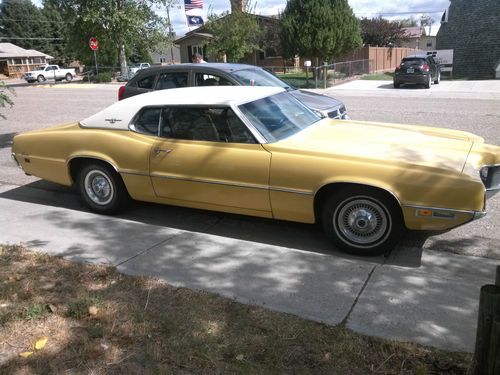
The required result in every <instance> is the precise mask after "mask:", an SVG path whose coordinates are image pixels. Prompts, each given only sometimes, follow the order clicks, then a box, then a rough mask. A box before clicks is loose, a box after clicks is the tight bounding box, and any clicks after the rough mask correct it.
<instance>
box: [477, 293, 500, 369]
mask: <svg viewBox="0 0 500 375" xmlns="http://www.w3.org/2000/svg"><path fill="white" fill-rule="evenodd" d="M499 318H500V286H495V285H483V286H482V287H481V293H480V297H479V313H478V323H477V336H476V350H475V352H474V362H475V372H474V373H475V374H476V375H483V374H490V373H489V372H488V369H489V368H491V366H493V368H494V367H495V361H496V358H495V357H489V355H491V354H492V353H493V354H495V353H497V352H498V350H499V348H498V345H499V340H497V339H496V338H495V337H492V334H495V332H496V334H498V332H499V331H498V329H499V328H500V327H498V323H497V327H496V328H495V324H494V322H498V320H499ZM491 344H493V345H494V346H495V345H496V346H497V347H496V348H495V347H491Z"/></svg>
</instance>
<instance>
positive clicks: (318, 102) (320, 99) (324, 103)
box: [289, 90, 343, 111]
mask: <svg viewBox="0 0 500 375" xmlns="http://www.w3.org/2000/svg"><path fill="white" fill-rule="evenodd" d="M289 93H290V94H292V95H293V96H294V97H295V98H297V99H298V100H300V101H301V102H302V103H304V104H305V105H306V106H308V107H309V108H312V109H317V110H320V111H325V110H331V109H337V108H338V107H340V106H342V105H343V104H342V102H341V101H339V100H337V99H334V98H330V97H329V96H326V95H320V94H316V93H314V92H310V91H304V90H292V91H289Z"/></svg>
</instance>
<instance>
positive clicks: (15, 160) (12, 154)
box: [10, 152, 23, 169]
mask: <svg viewBox="0 0 500 375" xmlns="http://www.w3.org/2000/svg"><path fill="white" fill-rule="evenodd" d="M10 156H11V158H12V160H14V163H16V165H17V166H18V167H19V168H21V169H23V167H21V164H19V162H18V161H17V159H16V154H15V153H14V152H11V153H10Z"/></svg>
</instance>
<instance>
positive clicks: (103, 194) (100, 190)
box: [84, 170, 114, 206]
mask: <svg viewBox="0 0 500 375" xmlns="http://www.w3.org/2000/svg"><path fill="white" fill-rule="evenodd" d="M84 186H85V192H86V193H87V196H88V197H89V198H90V199H91V200H92V202H94V203H95V204H98V205H100V206H104V205H106V204H108V203H109V202H111V200H112V199H113V196H114V190H113V184H112V182H111V180H110V179H109V177H108V176H107V175H106V174H104V173H103V172H101V171H100V170H92V171H90V172H89V173H87V175H86V176H85V181H84Z"/></svg>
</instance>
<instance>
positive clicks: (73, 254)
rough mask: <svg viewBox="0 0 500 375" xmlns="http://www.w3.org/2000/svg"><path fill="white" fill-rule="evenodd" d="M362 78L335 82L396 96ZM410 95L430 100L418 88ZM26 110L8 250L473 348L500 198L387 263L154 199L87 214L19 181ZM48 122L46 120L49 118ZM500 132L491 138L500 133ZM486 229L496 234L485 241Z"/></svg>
mask: <svg viewBox="0 0 500 375" xmlns="http://www.w3.org/2000/svg"><path fill="white" fill-rule="evenodd" d="M364 82H369V83H370V84H366V83H364ZM364 82H363V83H362V84H361V85H362V86H361V88H359V87H358V88H356V87H354V88H352V87H351V89H342V87H344V86H345V85H344V86H337V87H336V88H335V92H334V94H335V96H345V97H348V98H350V99H352V98H357V97H358V93H359V92H360V91H365V92H369V95H368V96H371V97H375V96H377V95H382V96H385V95H386V94H385V89H377V87H378V86H376V85H377V84H376V83H375V84H374V83H373V81H364ZM382 84H387V82H385V83H379V85H382ZM346 85H351V86H352V85H358V84H356V83H354V82H351V83H348V84H346ZM370 85H373V86H370ZM445 86H446V85H443V87H445ZM492 86H494V87H493V89H483V90H485V92H488V93H484V92H481V91H480V94H479V95H480V96H484V97H486V96H488V97H489V98H488V99H481V100H484V103H486V100H489V101H491V100H493V101H496V99H495V98H496V96H495V95H496V94H495V90H496V88H495V87H496V86H495V85H493V84H492ZM99 87H102V86H99ZM370 87H371V88H370ZM435 87H436V86H434V87H433V88H432V89H434V88H435ZM460 87H462V86H460ZM59 88H61V86H59ZM66 89H67V90H66ZM66 89H64V90H56V91H60V92H61V93H63V94H64V95H65V96H67V97H68V100H67V101H66V104H67V105H68V107H67V108H68V109H69V110H68V111H60V112H58V111H57V110H55V112H57V113H56V114H55V116H59V117H60V118H61V120H62V119H64V120H65V121H69V120H71V119H72V118H73V117H75V116H79V117H80V118H82V117H84V116H83V114H84V113H89V112H90V113H93V112H95V111H97V110H98V108H82V103H87V102H86V101H85V100H89V101H88V103H91V102H90V99H78V102H76V101H74V102H72V101H71V100H72V99H71V97H73V96H72V95H70V92H71V91H70V90H72V89H75V90H78V89H79V88H78V87H74V88H73V86H68V87H67V88H66ZM432 89H431V90H432ZM29 90H30V91H29V92H24V91H22V90H21V89H19V96H20V97H22V98H23V100H28V99H29V96H30V95H41V94H38V93H39V92H52V93H53V92H54V91H51V90H50V86H49V87H48V89H47V90H43V89H42V88H41V87H38V88H33V89H31V88H30V89H29ZM99 90H101V89H99ZM377 90H380V91H382V90H384V93H383V94H377ZM454 90H455V91H450V92H449V93H448V96H449V97H452V98H454V97H455V96H459V97H460V98H457V99H470V98H471V97H474V96H475V95H476V94H475V93H474V92H467V91H466V89H463V88H460V90H458V89H456V88H455V89H454ZM457 90H458V91H457ZM461 90H462V91H461ZM464 90H465V91H464ZM488 90H491V92H489V91H488ZM498 90H499V92H500V87H499V88H498ZM421 91H425V90H421ZM427 91H428V90H427ZM401 92H402V93H403V94H402V95H405V94H404V93H405V91H401ZM92 93H93V95H102V99H100V100H101V102H103V104H102V105H103V106H105V105H104V104H105V103H106V102H109V101H112V100H116V99H115V95H116V86H114V87H112V88H110V87H109V86H106V87H104V88H103V89H102V91H95V92H94V91H92ZM490 94H491V95H490ZM365 95H367V94H365ZM398 95H400V94H398ZM407 95H409V96H410V97H411V96H415V95H422V94H420V93H418V91H416V90H414V91H408V94H407ZM467 95H468V96H467ZM360 97H361V96H360ZM492 97H494V98H493V99H492ZM99 98H101V97H100V96H99ZM488 103H490V102H488ZM16 107H17V108H14V109H13V110H11V112H8V115H9V116H10V117H9V118H10V119H12V120H11V122H10V124H9V123H8V126H11V127H12V128H11V129H10V128H9V129H8V130H6V131H3V133H4V134H7V136H6V139H5V140H4V141H3V142H2V144H1V147H0V149H1V150H0V151H1V155H2V160H1V163H2V168H1V169H2V170H1V171H0V212H1V215H0V228H1V229H0V243H10V244H17V243H22V244H23V245H25V246H28V247H30V248H33V249H38V250H43V251H46V252H48V253H50V254H54V255H61V256H64V257H65V258H67V259H71V260H75V261H80V262H91V263H103V264H109V265H113V266H116V267H117V268H118V270H119V271H121V272H124V273H126V274H132V275H148V276H154V277H158V278H160V279H162V280H165V281H166V282H168V283H170V284H172V285H175V286H184V287H188V288H192V289H197V290H207V291H211V292H215V293H218V294H221V295H223V296H226V297H228V298H233V299H235V300H237V301H240V302H244V303H251V304H257V305H261V306H265V307H268V308H270V309H273V310H277V311H282V312H287V313H291V314H295V315H299V316H302V317H305V318H309V319H312V320H316V321H321V322H324V323H327V324H332V325H337V324H345V325H346V327H348V328H351V329H353V330H355V331H356V332H361V333H365V334H368V335H373V336H378V337H384V338H389V339H396V340H402V341H413V342H417V343H421V344H425V345H430V346H434V347H438V348H442V349H446V350H460V351H462V350H464V351H469V352H470V351H472V350H473V348H474V341H475V329H476V323H477V308H478V299H479V289H480V287H481V286H482V285H484V284H491V283H493V282H494V278H495V274H494V272H495V267H496V265H497V264H498V263H499V260H498V259H500V249H498V243H499V242H498V241H497V240H496V238H497V237H495V236H498V234H497V233H494V234H492V235H490V233H489V232H490V231H495V230H496V231H497V228H498V225H497V223H498V216H499V209H498V207H499V201H500V199H499V197H498V195H497V196H496V197H495V198H494V200H493V201H492V203H491V204H490V206H491V208H492V210H491V211H492V212H490V217H489V218H485V219H482V220H480V221H476V222H475V223H472V224H469V225H467V226H464V227H462V228H465V229H463V232H460V231H459V230H461V228H458V230H455V231H452V232H450V233H459V234H455V235H453V236H455V237H453V236H452V237H451V238H449V237H444V238H443V237H439V236H437V237H433V239H431V240H429V239H428V237H427V235H425V234H421V235H415V234H414V235H410V236H408V237H407V238H405V239H404V240H403V242H402V244H401V245H400V246H398V248H397V249H396V250H395V251H393V252H392V253H391V254H390V255H389V256H388V257H387V258H385V257H383V256H380V257H374V258H362V257H353V256H347V255H345V254H343V253H341V252H339V251H337V250H335V249H334V248H333V247H332V246H331V245H330V243H329V242H328V241H327V240H326V238H325V237H324V236H323V234H322V233H321V231H320V230H319V228H317V227H315V226H311V225H304V224H298V223H289V222H282V221H273V220H267V219H260V218H251V217H243V216H238V215H230V214H222V213H212V212H206V211H199V210H191V209H186V208H179V207H170V206H159V205H152V204H134V205H132V206H131V207H130V209H129V210H128V211H127V212H125V213H123V214H122V215H119V216H116V217H108V216H100V215H95V214H93V213H90V212H88V211H87V210H86V209H85V208H84V207H83V206H82V205H81V203H80V202H79V199H78V197H77V195H76V192H75V191H74V190H73V189H71V188H64V187H60V186H57V185H54V184H50V183H47V182H43V181H39V180H37V179H35V178H32V177H26V178H24V177H23V179H22V180H18V179H17V178H18V177H17V174H21V171H19V170H15V172H14V170H13V169H10V168H7V167H6V164H4V163H6V161H5V160H4V158H5V156H4V155H6V154H7V152H8V144H9V142H8V139H9V138H11V135H10V136H9V134H13V133H14V132H17V131H20V130H26V129H25V127H26V126H27V125H26V123H27V117H23V116H24V115H22V114H19V115H17V114H16V112H14V111H15V110H18V111H21V112H22V111H23V110H27V109H28V108H30V107H29V106H28V105H27V102H24V103H23V102H17V103H16ZM42 107H43V106H42V105H40V106H39V109H40V111H42V110H43V108H42ZM72 109H74V111H71V110H72ZM491 112H492V113H494V114H495V115H496V114H497V112H494V111H491ZM75 113H76V114H75ZM90 113H89V114H90ZM16 116H19V117H16ZM28 116H29V114H28ZM42 117H43V116H42ZM39 121H40V122H41V123H42V125H43V122H44V121H48V120H45V119H44V118H40V120H39ZM495 131H496V132H495ZM495 131H494V132H492V133H488V137H490V138H494V137H496V135H495V134H498V128H496V130H495ZM497 143H498V142H497ZM6 170H7V171H8V172H7V173H6V174H4V173H3V171H6ZM499 195H500V194H499ZM483 220H486V221H483ZM487 220H490V221H487ZM485 223H486V224H485ZM484 226H490V227H491V228H490V229H489V230H486V234H485V235H484V236H478V234H477V233H482V232H481V230H482V229H483V227H484ZM446 235H447V234H445V235H444V236H446ZM436 238H437V240H436ZM464 238H465V240H464ZM429 243H430V245H429ZM478 244H479V245H478ZM469 245H470V246H471V247H472V248H473V249H475V250H474V251H476V250H477V247H478V246H479V248H481V249H482V250H484V251H483V252H479V254H480V255H482V256H489V258H484V257H471V256H463V255H457V254H454V253H453V252H450V251H449V249H445V248H446V247H447V246H448V247H450V248H453V247H457V248H458V247H460V248H462V247H464V246H465V247H467V246H469ZM443 249H444V250H443ZM451 251H453V250H451ZM488 252H490V253H488ZM473 254H477V252H473ZM492 258H493V259H492ZM494 258H496V259H494Z"/></svg>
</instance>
